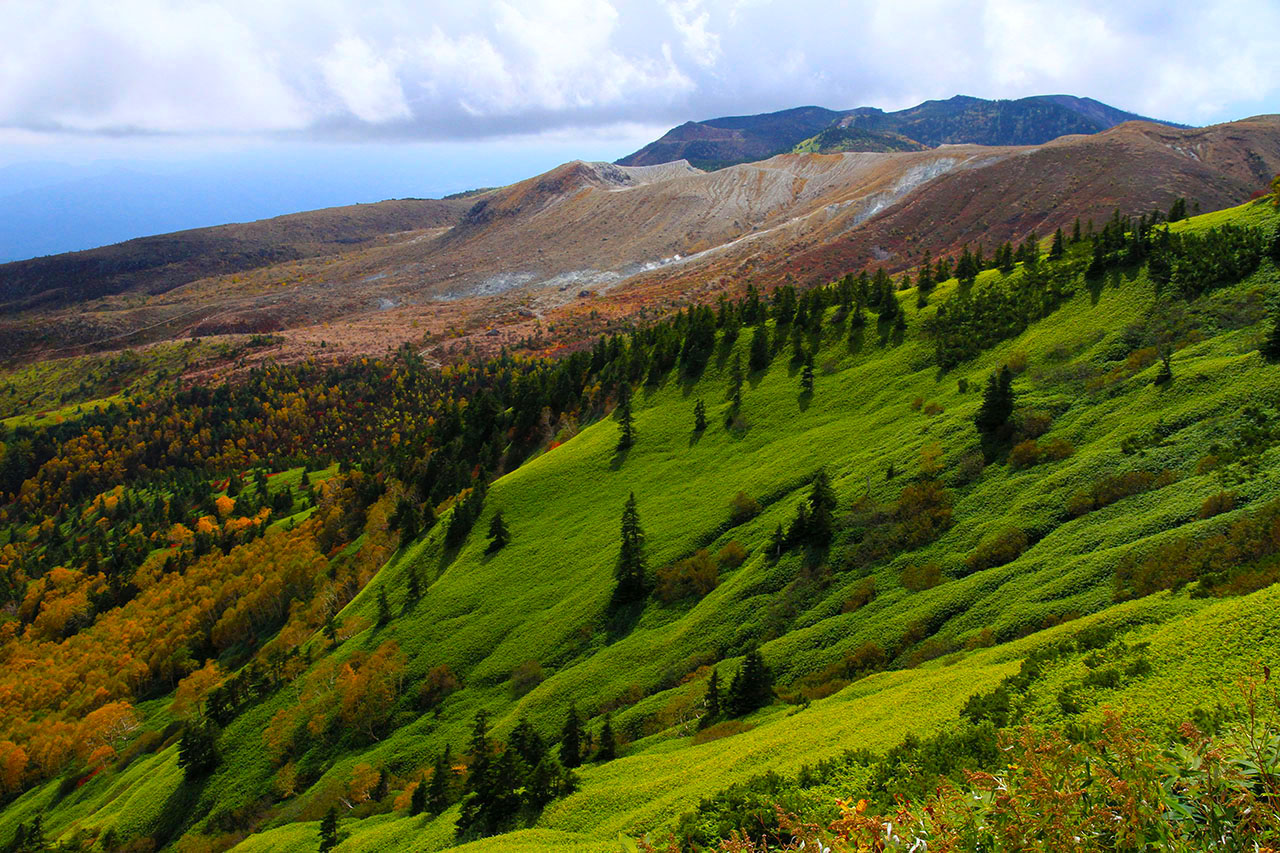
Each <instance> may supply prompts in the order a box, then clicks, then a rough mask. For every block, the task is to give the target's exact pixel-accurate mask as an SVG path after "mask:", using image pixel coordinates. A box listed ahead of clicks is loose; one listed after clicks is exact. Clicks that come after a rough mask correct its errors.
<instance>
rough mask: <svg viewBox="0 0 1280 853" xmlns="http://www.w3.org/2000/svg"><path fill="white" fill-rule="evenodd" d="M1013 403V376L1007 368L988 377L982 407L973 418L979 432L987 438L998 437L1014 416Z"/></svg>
mask: <svg viewBox="0 0 1280 853" xmlns="http://www.w3.org/2000/svg"><path fill="white" fill-rule="evenodd" d="M1013 403H1014V394H1013V374H1012V373H1011V372H1010V371H1009V368H1008V367H1007V366H1006V367H1002V368H1000V369H999V370H998V371H996V372H994V373H992V374H991V375H990V376H989V377H987V387H986V390H985V391H984V392H983V394H982V405H981V406H980V407H979V408H978V413H977V414H976V415H974V418H973V423H974V426H975V427H977V429H978V432H979V433H981V434H982V435H983V436H986V437H994V436H995V435H997V434H998V433H999V432H1000V431H1001V430H1002V429H1004V427H1005V424H1007V423H1008V422H1009V417H1010V416H1011V415H1012V414H1013Z"/></svg>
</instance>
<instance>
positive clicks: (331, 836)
mask: <svg viewBox="0 0 1280 853" xmlns="http://www.w3.org/2000/svg"><path fill="white" fill-rule="evenodd" d="M337 846H338V810H337V808H335V807H334V806H330V807H329V811H327V812H325V813H324V818H323V819H322V820H321V821H320V853H329V851H330V850H332V849H333V848H335V847H337Z"/></svg>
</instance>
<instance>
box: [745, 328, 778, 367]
mask: <svg viewBox="0 0 1280 853" xmlns="http://www.w3.org/2000/svg"><path fill="white" fill-rule="evenodd" d="M772 356H773V353H772V351H771V350H770V348H769V329H768V327H767V326H765V324H764V323H761V324H759V325H758V326H756V329H755V331H754V332H752V333H751V355H750V357H749V358H748V360H747V364H748V366H749V367H750V368H751V372H752V373H756V372H758V371H761V370H764V369H765V368H766V367H768V366H769V360H770V359H771V358H772Z"/></svg>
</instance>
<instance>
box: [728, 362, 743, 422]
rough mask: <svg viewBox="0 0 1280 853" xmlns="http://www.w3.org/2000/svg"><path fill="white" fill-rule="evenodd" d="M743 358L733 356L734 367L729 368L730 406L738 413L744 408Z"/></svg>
mask: <svg viewBox="0 0 1280 853" xmlns="http://www.w3.org/2000/svg"><path fill="white" fill-rule="evenodd" d="M744 378H745V377H743V375H742V356H740V355H739V354H738V353H736V352H735V353H734V354H733V366H732V367H730V368H729V404H730V405H731V406H732V407H733V411H734V412H735V413H736V412H737V411H738V410H739V409H741V408H742V382H743V379H744Z"/></svg>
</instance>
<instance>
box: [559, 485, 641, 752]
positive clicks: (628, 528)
mask: <svg viewBox="0 0 1280 853" xmlns="http://www.w3.org/2000/svg"><path fill="white" fill-rule="evenodd" d="M621 534H622V536H621V539H622V542H621V546H620V548H619V549H618V566H617V569H616V572H615V574H616V576H617V579H618V585H617V587H616V588H615V590H614V601H615V602H617V603H619V604H626V603H629V602H632V601H639V600H640V599H642V598H644V596H645V595H646V593H647V592H648V585H647V580H646V578H645V561H644V530H642V529H641V527H640V512H639V510H637V509H636V494H635V492H632V493H631V495H630V496H629V497H628V498H627V503H626V506H624V507H623V509H622V531H621ZM566 766H569V767H572V766H575V765H570V764H566Z"/></svg>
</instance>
